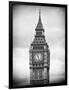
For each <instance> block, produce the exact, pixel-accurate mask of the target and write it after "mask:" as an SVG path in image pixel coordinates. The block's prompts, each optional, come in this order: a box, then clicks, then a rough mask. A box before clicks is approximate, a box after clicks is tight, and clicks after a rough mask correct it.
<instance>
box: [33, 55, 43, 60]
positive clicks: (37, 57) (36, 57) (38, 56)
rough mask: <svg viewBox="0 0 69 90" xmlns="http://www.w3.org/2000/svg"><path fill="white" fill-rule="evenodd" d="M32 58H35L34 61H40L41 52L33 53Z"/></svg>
mask: <svg viewBox="0 0 69 90" xmlns="http://www.w3.org/2000/svg"><path fill="white" fill-rule="evenodd" d="M34 59H35V61H41V60H42V54H41V53H37V54H35V56H34Z"/></svg>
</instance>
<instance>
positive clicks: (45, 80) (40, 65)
mask: <svg viewBox="0 0 69 90" xmlns="http://www.w3.org/2000/svg"><path fill="white" fill-rule="evenodd" d="M35 31H36V35H35V38H34V40H33V42H32V43H31V46H30V50H29V53H30V84H32V85H33V84H36V85H38V84H49V66H50V50H49V46H48V44H47V42H46V40H45V36H44V29H43V25H42V22H41V12H40V10H39V20H38V24H37V26H36V29H35Z"/></svg>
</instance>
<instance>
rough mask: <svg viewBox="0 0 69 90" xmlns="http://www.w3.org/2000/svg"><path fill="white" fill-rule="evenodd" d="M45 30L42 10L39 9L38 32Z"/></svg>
mask: <svg viewBox="0 0 69 90" xmlns="http://www.w3.org/2000/svg"><path fill="white" fill-rule="evenodd" d="M42 29H43V25H42V22H41V10H40V9H39V20H38V24H37V26H36V30H42Z"/></svg>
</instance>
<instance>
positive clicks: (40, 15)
mask: <svg viewBox="0 0 69 90" xmlns="http://www.w3.org/2000/svg"><path fill="white" fill-rule="evenodd" d="M39 17H41V8H40V9H39Z"/></svg>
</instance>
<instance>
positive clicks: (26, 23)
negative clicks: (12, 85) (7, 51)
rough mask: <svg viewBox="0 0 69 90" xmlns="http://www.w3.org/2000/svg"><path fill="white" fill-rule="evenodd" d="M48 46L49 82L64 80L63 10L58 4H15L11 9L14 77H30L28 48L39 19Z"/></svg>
mask: <svg viewBox="0 0 69 90" xmlns="http://www.w3.org/2000/svg"><path fill="white" fill-rule="evenodd" d="M40 8H41V20H42V24H43V28H44V30H45V38H46V41H47V43H48V45H49V48H50V82H53V81H57V80H61V79H64V73H65V70H64V68H65V45H64V44H65V9H64V8H59V7H48V6H46V7H42V6H41V7H39V6H28V5H27V6H26V5H20V6H15V7H14V9H13V71H14V78H18V79H23V78H28V80H29V75H30V72H29V48H30V44H31V42H32V41H33V39H34V35H35V28H36V25H37V23H38V19H39V9H40Z"/></svg>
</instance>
